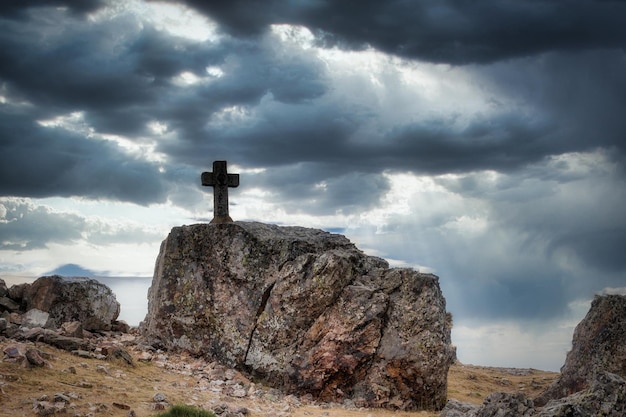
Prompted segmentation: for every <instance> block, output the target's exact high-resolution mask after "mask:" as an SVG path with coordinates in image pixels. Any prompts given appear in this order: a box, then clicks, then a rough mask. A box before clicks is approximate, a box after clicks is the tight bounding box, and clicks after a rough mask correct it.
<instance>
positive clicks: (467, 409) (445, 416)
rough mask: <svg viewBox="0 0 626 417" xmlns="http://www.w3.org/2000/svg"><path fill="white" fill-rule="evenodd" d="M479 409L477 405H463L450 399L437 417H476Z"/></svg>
mask: <svg viewBox="0 0 626 417" xmlns="http://www.w3.org/2000/svg"><path fill="white" fill-rule="evenodd" d="M479 408H480V406H479V405H477V404H469V403H464V402H461V401H458V400H454V399H450V400H448V403H447V404H446V406H445V407H443V410H441V414H439V417H476V413H477V412H478V409H479Z"/></svg>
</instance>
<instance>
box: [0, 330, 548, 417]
mask: <svg viewBox="0 0 626 417" xmlns="http://www.w3.org/2000/svg"><path fill="white" fill-rule="evenodd" d="M9 343H13V342H10V341H3V342H0V350H4V348H5V347H6V346H7V345H8V344H9ZM36 348H37V349H39V350H40V351H42V352H44V353H45V354H47V355H49V358H50V359H49V360H48V363H49V367H46V368H26V367H24V366H23V365H20V364H17V363H12V362H6V361H3V362H0V389H1V391H0V416H20V415H25V416H30V415H34V412H33V411H32V407H33V403H34V402H35V401H36V400H37V399H39V398H41V397H42V396H44V395H47V396H48V397H49V398H50V399H52V398H53V397H54V395H55V394H57V393H63V394H65V395H69V396H73V397H77V398H73V399H72V401H71V403H70V405H69V410H68V414H67V415H81V416H86V415H88V414H90V413H91V415H95V416H119V417H122V416H124V417H127V416H128V415H129V410H128V409H124V406H128V407H130V409H132V410H133V411H134V412H135V413H136V415H137V416H140V417H141V416H153V415H156V414H157V413H158V411H156V410H155V408H154V407H155V403H154V401H153V397H154V395H155V394H156V393H163V394H165V395H166V397H167V400H168V402H169V403H170V404H189V405H195V406H199V407H202V408H205V409H208V408H212V407H213V406H215V405H218V404H230V405H233V406H234V405H239V406H244V407H247V408H248V409H249V410H250V415H251V416H253V417H254V416H269V415H272V416H274V415H285V416H287V415H289V416H294V417H305V416H306V417H317V416H326V417H339V416H342V417H352V416H354V417H356V416H362V417H365V416H371V417H391V416H395V417H408V416H413V417H434V416H438V414H439V413H435V412H414V413H408V412H398V411H390V410H345V409H340V408H328V407H325V406H318V405H315V406H301V407H294V406H289V405H288V404H287V403H286V402H284V401H271V400H269V399H265V398H261V399H259V398H256V399H250V398H245V399H236V398H231V397H227V396H225V395H222V394H218V393H214V392H211V391H210V390H200V389H198V381H197V379H196V378H195V377H193V376H191V375H190V372H182V373H181V372H175V371H170V370H166V369H164V368H161V367H158V366H156V365H155V364H153V363H142V362H137V361H135V362H136V366H135V367H131V366H129V365H126V364H125V363H122V362H108V361H102V360H97V359H84V358H79V357H77V356H74V355H72V354H70V353H68V352H65V351H61V350H58V349H55V348H53V347H50V346H47V345H38V346H36ZM135 353H136V352H133V351H132V350H131V354H132V355H133V356H135V357H136V355H135ZM71 368H73V369H75V373H72V372H70V371H69V370H70V369H71ZM557 375H558V374H557V373H553V372H543V371H536V370H531V371H529V373H528V375H521V376H520V375H513V374H511V373H510V372H507V371H506V370H503V369H499V368H484V367H477V366H469V365H459V364H457V365H454V366H453V367H452V368H451V370H450V373H449V386H448V396H449V397H450V398H456V399H458V400H461V401H467V402H473V403H481V402H482V399H483V397H484V396H485V395H486V394H488V393H489V392H492V391H506V392H517V391H523V392H525V393H526V394H528V395H530V396H534V395H535V394H537V393H538V392H540V391H541V390H542V389H543V388H544V387H545V386H546V385H547V384H549V383H550V382H551V381H552V380H553V379H554V378H556V376H557Z"/></svg>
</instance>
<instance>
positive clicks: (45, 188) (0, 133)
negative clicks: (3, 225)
mask: <svg viewBox="0 0 626 417" xmlns="http://www.w3.org/2000/svg"><path fill="white" fill-rule="evenodd" d="M2 107H5V108H2ZM2 107H0V138H2V140H1V141H0V195H7V196H24V197H52V196H61V197H70V196H83V197H87V198H93V199H111V200H121V201H130V202H134V203H137V204H150V203H156V202H162V201H165V198H166V191H167V189H166V186H165V184H164V183H162V181H161V178H160V173H159V170H158V166H157V165H155V164H152V163H149V162H145V161H142V160H139V159H137V158H133V157H131V156H128V155H127V154H125V153H124V152H123V151H122V150H121V149H120V148H119V147H118V146H116V145H115V144H114V142H110V141H103V140H98V139H93V138H92V139H90V138H87V137H85V136H83V135H79V134H76V133H72V132H70V131H68V130H65V129H61V128H54V127H43V126H41V125H39V124H38V123H37V122H36V121H35V120H33V119H32V118H31V117H30V115H27V114H26V115H25V114H20V113H17V112H13V111H7V109H6V106H2Z"/></svg>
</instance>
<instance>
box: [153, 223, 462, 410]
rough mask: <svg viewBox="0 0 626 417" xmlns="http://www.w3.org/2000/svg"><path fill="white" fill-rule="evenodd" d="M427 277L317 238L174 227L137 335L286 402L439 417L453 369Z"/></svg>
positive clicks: (305, 232) (433, 281)
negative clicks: (210, 363) (297, 399)
mask: <svg viewBox="0 0 626 417" xmlns="http://www.w3.org/2000/svg"><path fill="white" fill-rule="evenodd" d="M450 326H451V323H450V320H449V315H448V313H447V312H446V310H445V299H444V297H443V295H442V293H441V290H440V288H439V283H438V278H437V277H436V276H434V275H432V274H422V273H419V272H417V271H414V270H411V269H390V268H389V266H388V264H387V262H386V261H384V260H383V259H380V258H376V257H372V256H367V255H365V254H364V253H363V252H361V251H360V250H359V249H358V248H357V247H356V246H354V245H353V244H352V243H351V242H350V241H349V240H348V239H347V238H345V237H344V236H341V235H338V234H331V233H328V232H325V231H322V230H317V229H308V228H303V227H280V226H276V225H268V224H263V223H250V222H234V223H227V224H211V225H208V224H199V225H193V226H183V227H176V228H174V229H172V231H171V232H170V234H169V236H168V237H167V238H166V239H165V241H164V242H163V243H162V245H161V251H160V253H159V257H158V259H157V262H156V265H155V274H154V278H153V282H152V286H151V287H150V290H149V294H148V314H147V315H146V318H145V320H144V322H143V323H142V325H141V332H142V334H143V335H144V337H145V338H146V339H147V340H148V341H150V343H152V344H154V345H158V346H162V347H165V348H168V349H184V350H186V351H189V352H190V353H192V354H195V355H199V356H204V357H206V358H208V359H210V360H215V361H218V362H219V363H222V364H223V365H226V366H230V367H234V368H237V369H240V370H242V371H247V372H248V373H250V374H251V375H253V376H254V377H256V378H260V379H262V380H263V381H264V382H265V383H267V384H268V385H271V386H273V387H275V388H279V389H282V390H283V391H285V392H288V393H298V394H307V393H308V394H313V395H314V396H316V397H317V398H320V399H323V400H328V401H338V400H343V399H346V398H349V399H352V400H354V401H355V403H358V404H359V405H362V406H375V407H394V408H401V409H422V408H430V409H440V408H442V407H443V406H444V405H445V402H446V382H447V372H448V368H449V366H450V365H451V364H452V362H453V360H454V358H455V350H454V347H453V346H452V345H451V341H450V330H451V329H450Z"/></svg>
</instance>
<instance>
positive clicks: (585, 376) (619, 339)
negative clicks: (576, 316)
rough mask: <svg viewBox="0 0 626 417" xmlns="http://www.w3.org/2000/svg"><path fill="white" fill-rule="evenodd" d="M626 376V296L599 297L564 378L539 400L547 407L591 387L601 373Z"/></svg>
mask: <svg viewBox="0 0 626 417" xmlns="http://www.w3.org/2000/svg"><path fill="white" fill-rule="evenodd" d="M603 372H610V373H613V374H617V375H619V376H621V377H622V378H625V377H626V296H623V295H604V296H596V297H595V299H594V300H593V302H592V303H591V308H590V310H589V312H588V313H587V315H586V316H585V318H584V319H583V320H582V321H581V322H580V323H579V324H578V326H576V329H575V331H574V337H573V340H572V350H571V351H569V352H568V354H567V357H566V359H565V364H564V365H563V367H562V368H561V375H560V376H559V378H557V379H556V380H555V381H554V383H552V384H551V385H550V386H549V387H548V388H546V390H545V391H544V392H543V393H542V394H541V395H540V396H539V397H537V398H536V399H535V404H537V405H544V404H546V403H547V402H548V401H549V400H551V399H557V398H563V397H566V396H568V395H571V394H573V393H576V392H579V391H582V390H585V389H587V388H589V387H590V386H591V385H592V383H593V382H594V381H595V380H596V379H597V378H596V376H597V374H599V373H603Z"/></svg>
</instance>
